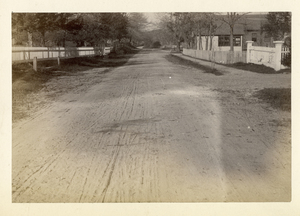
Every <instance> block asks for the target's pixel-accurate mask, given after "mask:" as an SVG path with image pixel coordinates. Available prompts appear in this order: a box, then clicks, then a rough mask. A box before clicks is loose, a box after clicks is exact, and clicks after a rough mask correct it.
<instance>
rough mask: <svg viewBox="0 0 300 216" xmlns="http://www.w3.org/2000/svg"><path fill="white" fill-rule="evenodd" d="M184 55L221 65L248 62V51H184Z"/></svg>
mask: <svg viewBox="0 0 300 216" xmlns="http://www.w3.org/2000/svg"><path fill="white" fill-rule="evenodd" d="M182 53H183V54H184V55H187V56H191V57H193V58H197V59H203V60H207V61H212V62H216V63H221V64H233V63H236V62H246V54H247V53H246V51H234V52H230V51H214V50H195V49H185V48H184V49H183V51H182Z"/></svg>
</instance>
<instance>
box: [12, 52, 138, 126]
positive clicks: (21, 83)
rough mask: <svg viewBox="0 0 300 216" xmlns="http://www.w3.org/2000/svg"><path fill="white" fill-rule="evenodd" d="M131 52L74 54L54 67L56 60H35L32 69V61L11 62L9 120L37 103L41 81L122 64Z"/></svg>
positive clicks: (20, 116) (20, 115)
mask: <svg viewBox="0 0 300 216" xmlns="http://www.w3.org/2000/svg"><path fill="white" fill-rule="evenodd" d="M130 57H132V55H124V56H122V58H119V57H118V58H117V59H110V58H109V59H103V58H102V57H78V58H70V59H61V65H60V66H59V67H58V65H57V60H44V61H38V70H37V71H34V70H33V69H32V63H14V64H13V65H12V121H13V122H15V121H16V120H19V119H22V118H24V117H27V116H28V110H33V109H34V107H35V106H36V104H37V97H38V92H39V91H40V90H41V89H42V88H43V86H44V84H45V83H46V82H47V81H49V80H50V79H52V78H54V77H57V76H69V75H74V74H76V73H77V72H81V71H86V70H89V69H91V67H94V68H95V67H99V68H101V67H107V68H108V69H107V70H105V72H107V71H110V68H113V67H118V66H122V65H124V64H125V63H127V62H128V60H129V58H130Z"/></svg>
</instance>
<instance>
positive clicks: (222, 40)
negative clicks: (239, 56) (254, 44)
mask: <svg viewBox="0 0 300 216" xmlns="http://www.w3.org/2000/svg"><path fill="white" fill-rule="evenodd" d="M218 44H219V46H230V36H227V35H226V36H219V41H218ZM233 45H234V46H241V36H233Z"/></svg>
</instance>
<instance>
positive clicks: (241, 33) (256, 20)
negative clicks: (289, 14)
mask: <svg viewBox="0 0 300 216" xmlns="http://www.w3.org/2000/svg"><path fill="white" fill-rule="evenodd" d="M265 22H266V18H265V14H249V15H246V16H245V17H243V18H241V19H240V20H239V21H238V22H237V23H236V24H235V26H234V30H233V37H234V39H233V43H234V50H235V51H242V50H246V49H247V44H246V41H254V43H253V45H254V46H265V47H271V46H273V41H272V39H271V38H270V37H267V35H266V34H265V32H262V31H261V27H262V25H263V24H264V23H265ZM216 24H217V26H218V28H217V29H216V31H215V33H214V35H213V37H212V39H211V40H210V38H209V36H208V35H202V36H201V39H200V36H198V37H197V42H196V47H195V48H196V49H198V50H200V49H202V50H206V49H208V50H209V49H210V47H211V49H212V50H215V51H228V50H230V29H229V26H228V25H227V24H226V23H224V22H222V21H218V22H217V23H216ZM210 41H211V42H210ZM207 43H208V44H207ZM210 43H212V45H210Z"/></svg>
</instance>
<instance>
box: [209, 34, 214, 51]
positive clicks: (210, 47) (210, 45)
mask: <svg viewBox="0 0 300 216" xmlns="http://www.w3.org/2000/svg"><path fill="white" fill-rule="evenodd" d="M209 39H210V44H209V50H212V39H213V36H210V38H209Z"/></svg>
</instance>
